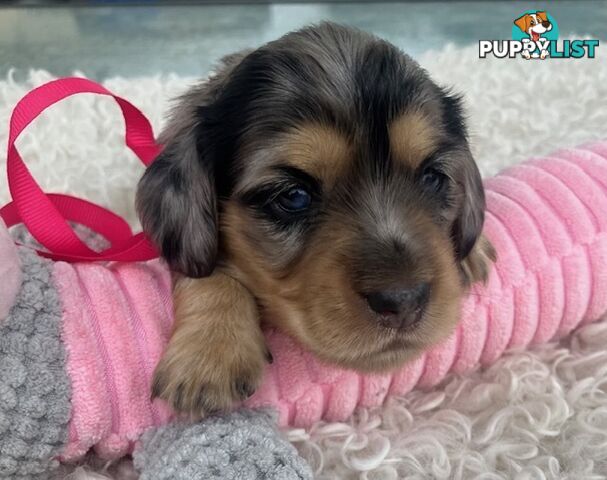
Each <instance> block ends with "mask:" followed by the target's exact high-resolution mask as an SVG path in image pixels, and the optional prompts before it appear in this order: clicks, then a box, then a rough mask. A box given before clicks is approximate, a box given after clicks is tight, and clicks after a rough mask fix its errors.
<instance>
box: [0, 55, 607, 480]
mask: <svg viewBox="0 0 607 480" xmlns="http://www.w3.org/2000/svg"><path fill="white" fill-rule="evenodd" d="M597 53H598V57H597V58H596V59H594V60H547V61H544V62H541V61H524V60H496V59H486V60H479V59H478V53H477V47H470V48H465V49H458V48H453V47H448V48H446V49H445V50H444V51H442V52H438V53H431V54H427V55H425V56H424V57H422V58H421V59H420V63H422V65H424V66H425V67H426V68H427V69H428V70H429V71H430V72H431V73H432V74H433V75H434V78H435V79H436V80H437V81H438V82H439V83H441V84H444V85H452V86H453V87H454V89H455V90H456V91H460V92H462V93H463V94H464V96H465V100H466V104H467V107H468V114H469V118H470V128H471V134H472V143H473V153H474V154H475V155H476V158H477V161H478V162H479V165H480V167H481V170H482V171H483V174H485V175H492V174H494V173H496V172H497V171H499V170H500V169H501V168H503V167H504V166H506V165H509V164H512V163H515V162H518V161H521V160H523V159H526V158H528V157H531V156H534V155H543V154H547V153H549V152H550V151H551V150H553V149H556V148H558V147H562V146H572V145H575V144H577V143H581V142H585V141H588V140H592V139H599V138H607V55H606V53H607V52H606V51H605V49H604V47H601V48H599V49H598V51H597ZM50 78H51V77H50V76H49V75H48V74H47V73H45V72H42V71H35V72H32V73H31V75H30V77H29V80H28V81H27V82H26V83H15V82H14V81H13V80H12V79H11V78H10V77H9V78H8V79H6V80H3V81H0V152H2V153H0V163H2V164H3V163H4V151H5V148H6V135H7V129H8V119H9V114H10V110H11V108H12V106H13V105H14V104H15V102H17V100H19V98H20V97H21V96H22V95H23V94H24V93H25V92H26V91H27V90H28V89H30V88H31V87H33V86H35V85H38V84H40V83H42V82H44V81H46V80H49V79H50ZM192 82H193V79H185V78H179V77H175V76H163V77H160V76H159V77H154V78H149V77H147V78H140V79H128V80H126V79H121V78H116V79H112V80H109V81H108V82H106V85H107V86H108V87H109V88H110V90H112V91H114V92H116V93H118V94H120V95H123V96H125V97H126V98H128V99H130V100H131V101H132V102H133V103H135V104H136V105H138V106H139V107H140V108H141V109H142V110H143V111H144V112H145V113H146V114H147V115H148V116H149V117H150V118H151V120H152V122H153V123H154V126H155V128H156V129H159V128H160V126H161V125H162V118H163V114H164V112H165V111H166V110H167V106H168V99H169V98H171V97H174V96H175V95H177V94H179V93H180V92H182V91H183V90H184V88H186V87H187V86H188V85H190V84H191V83H192ZM122 128H123V127H122V123H121V121H120V117H119V114H118V112H117V107H116V106H115V105H114V104H113V103H112V102H111V101H110V100H106V99H97V98H95V99H92V98H89V97H86V96H79V97H77V98H74V99H70V100H69V101H67V102H65V103H63V104H61V105H60V106H59V107H53V109H52V110H51V111H50V112H49V114H48V115H45V117H44V118H42V119H40V120H38V121H37V122H36V124H35V125H34V126H33V128H30V129H29V131H28V133H27V134H26V135H24V136H23V138H22V139H21V140H20V142H19V147H20V151H21V153H22V155H23V157H24V158H25V159H26V161H27V163H28V165H29V166H30V167H31V169H32V171H33V173H34V174H35V176H36V178H38V179H39V180H40V182H41V184H42V185H43V187H44V188H45V189H47V190H50V191H62V192H71V193H74V194H76V195H79V196H84V197H86V198H88V199H91V200H93V201H95V202H98V203H102V204H104V205H106V206H109V207H110V208H112V209H114V210H116V211H118V212H119V213H121V214H123V215H125V216H126V217H127V218H128V219H129V220H131V221H132V222H133V223H135V221H136V220H135V216H134V212H133V191H134V187H135V184H136V181H137V178H138V177H139V176H140V175H141V173H142V171H143V170H142V167H141V166H139V165H137V162H136V161H135V159H134V157H133V156H132V155H131V154H129V153H128V152H127V151H126V148H125V147H124V146H123V141H122ZM0 167H2V170H0V171H2V172H3V171H4V168H3V165H0ZM6 200H7V188H6V183H5V181H4V180H3V179H2V180H1V181H0V203H4V202H5V201H6ZM606 214H607V212H606ZM606 274H607V265H606ZM286 434H287V435H288V437H289V439H290V440H292V441H293V442H294V443H295V445H296V446H297V447H298V449H299V450H300V451H301V453H302V454H303V455H304V456H305V457H306V458H307V459H308V460H309V461H310V462H311V463H312V465H313V466H314V467H315V468H316V472H317V476H318V478H321V479H323V478H324V479H350V478H352V479H354V478H360V479H484V480H493V479H521V480H522V479H571V480H584V479H603V478H605V479H607V322H605V323H602V324H596V325H591V326H588V327H586V328H584V329H583V330H581V331H579V332H578V333H577V334H576V335H574V336H573V337H572V338H570V339H568V340H566V341H564V342H562V343H560V344H549V345H543V346H540V347H536V348H534V349H532V350H530V351H527V352H511V353H509V354H508V355H506V356H505V357H504V358H502V359H501V360H500V361H498V362H497V363H496V364H495V365H493V366H492V367H491V368H489V369H487V370H484V371H477V372H474V373H471V374H469V375H467V376H464V377H451V378H450V379H448V381H446V382H445V383H444V384H443V385H442V386H441V387H440V388H437V389H436V390H433V391H431V392H413V393H411V394H410V395H408V396H407V397H406V398H393V399H390V400H389V401H388V402H387V403H386V405H385V406H384V407H382V408H379V409H374V410H361V411H359V413H358V414H357V415H356V416H355V418H353V419H352V420H351V421H350V422H349V423H345V424H341V423H339V424H318V425H316V426H315V427H314V428H313V429H312V430H311V431H310V432H305V431H302V430H292V431H289V432H286ZM91 465H93V467H91ZM106 467H107V468H106ZM91 468H94V469H95V470H96V471H97V472H100V471H102V472H103V473H104V475H103V476H102V477H99V474H98V473H94V472H93V471H92V470H91ZM66 475H68V474H67V473H66ZM107 476H109V477H110V478H136V475H135V474H134V472H132V471H131V469H130V466H129V464H128V462H122V463H120V464H119V465H110V466H104V465H100V464H99V463H97V462H94V460H90V464H89V465H87V466H86V469H83V468H78V469H77V470H76V471H74V472H72V473H71V474H69V478H76V479H93V478H95V479H97V478H107Z"/></svg>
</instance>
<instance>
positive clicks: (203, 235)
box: [137, 52, 246, 277]
mask: <svg viewBox="0 0 607 480" xmlns="http://www.w3.org/2000/svg"><path fill="white" fill-rule="evenodd" d="M245 55H246V52H242V53H240V54H235V55H231V56H230V57H226V58H225V59H224V60H223V64H222V65H221V67H220V70H219V72H218V73H217V74H216V75H215V76H214V77H212V78H211V79H210V80H209V81H208V82H207V83H205V84H203V85H201V86H198V87H195V88H193V89H192V90H190V91H189V92H188V93H186V94H185V95H184V96H183V97H181V99H180V100H179V102H178V104H177V106H176V108H175V109H174V110H173V111H172V114H171V116H170V119H169V122H168V125H167V128H166V129H165V130H164V131H163V133H162V134H161V135H160V138H159V141H160V143H161V144H163V145H164V150H163V151H162V153H161V154H160V155H159V156H158V158H157V159H156V160H155V161H154V162H153V163H152V165H150V166H149V167H148V169H147V170H146V172H145V173H144V175H143V177H142V178H141V180H140V182H139V186H138V190H137V212H138V214H139V218H140V220H141V224H142V226H143V229H144V231H145V232H146V233H147V234H148V235H149V236H150V237H151V238H152V240H153V241H154V242H155V243H156V245H157V246H158V248H159V249H160V252H161V254H162V256H163V257H164V258H165V259H166V260H167V262H168V263H169V266H170V267H171V269H173V270H175V271H177V272H180V273H183V274H184V275H187V276H189V277H203V276H206V275H209V274H210V273H211V272H212V270H213V268H214V266H215V261H216V256H217V245H218V228H217V198H216V195H217V193H216V187H215V170H216V168H218V166H217V165H216V164H215V163H216V159H215V154H214V151H213V145H211V144H210V142H211V141H210V140H208V141H207V139H205V138H202V137H203V136H204V131H203V129H202V127H201V125H202V123H203V119H202V118H201V117H200V115H201V111H202V110H203V109H202V107H205V106H208V105H210V104H212V103H213V102H214V101H215V100H216V97H217V96H218V94H219V92H220V91H221V89H222V86H223V85H224V84H225V83H226V81H227V80H228V78H229V77H230V74H231V72H232V70H233V69H234V68H235V66H236V65H237V64H238V63H240V61H241V60H242V58H244V56H245Z"/></svg>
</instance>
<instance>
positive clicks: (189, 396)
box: [152, 272, 270, 416]
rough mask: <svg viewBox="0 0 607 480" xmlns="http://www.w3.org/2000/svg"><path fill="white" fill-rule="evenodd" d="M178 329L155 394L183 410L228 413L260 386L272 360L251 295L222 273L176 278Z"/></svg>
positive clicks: (162, 364) (154, 386)
mask: <svg viewBox="0 0 607 480" xmlns="http://www.w3.org/2000/svg"><path fill="white" fill-rule="evenodd" d="M173 301H174V309H175V326H174V331H173V336H172V337H171V339H170V341H169V344H168V346H167V349H166V351H165V353H164V356H163V357H162V359H161V361H160V363H159V364H158V366H157V367H156V371H155V373H154V381H153V384H152V394H153V396H155V397H160V398H162V399H164V400H166V401H168V402H169V404H171V406H172V407H173V408H175V409H176V410H178V411H181V412H187V413H191V414H193V415H196V416H198V415H200V416H203V415H205V414H208V413H212V412H215V411H222V410H227V409H229V408H230V407H231V406H232V405H233V404H234V402H236V401H238V400H243V399H245V398H246V397H248V396H250V395H251V394H252V393H253V392H254V391H255V389H256V388H257V387H258V386H259V383H260V381H261V378H262V374H263V369H264V366H265V363H266V361H267V360H268V359H269V358H270V356H269V352H268V350H267V348H266V345H265V341H264V337H263V334H262V332H261V328H260V326H259V312H258V309H257V305H256V303H255V299H254V298H253V296H252V295H251V293H250V292H249V291H248V290H247V289H245V288H244V287H243V286H242V285H241V284H240V283H239V282H237V281H236V280H234V279H233V278H231V277H229V276H227V275H225V274H224V273H219V272H216V273H213V275H211V276H210V277H206V278H186V277H178V278H176V279H175V286H174V291H173Z"/></svg>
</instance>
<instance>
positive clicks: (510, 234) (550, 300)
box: [0, 143, 607, 460]
mask: <svg viewBox="0 0 607 480" xmlns="http://www.w3.org/2000/svg"><path fill="white" fill-rule="evenodd" d="M485 185H486V190H487V203H488V212H487V220H486V224H485V235H486V236H487V237H488V238H489V239H490V240H491V242H493V245H495V247H496V249H497V251H498V256H499V258H498V261H497V263H496V265H495V267H494V269H493V271H492V273H491V276H490V279H489V282H488V285H487V286H486V287H482V286H478V285H477V286H475V287H474V288H473V290H472V291H471V293H470V294H469V296H468V297H467V298H466V299H465V301H464V302H463V305H462V318H461V322H460V323H459V326H458V328H457V329H456V331H455V332H454V334H453V335H452V336H451V337H450V338H449V339H448V340H447V341H445V342H443V343H442V344H440V345H438V346H436V347H435V348H433V349H432V350H430V351H427V352H426V353H425V354H424V355H422V356H421V357H420V358H418V359H417V360H415V361H413V362H411V363H409V364H407V365H406V366H404V367H403V368H401V369H400V370H398V371H396V372H394V373H391V374H386V375H359V374H357V373H355V372H352V371H346V370H341V369H337V368H334V367H331V366H327V365H323V364H321V363H320V362H319V361H317V360H316V359H315V358H314V357H312V356H311V355H310V354H309V353H306V352H304V351H302V349H301V348H300V347H299V346H297V345H296V344H295V343H294V342H293V341H292V340H291V339H289V338H287V337H285V336H283V335H281V334H279V333H276V332H268V335H267V336H268V343H269V346H270V349H271V350H272V354H273V356H274V363H273V364H272V365H270V366H268V368H267V372H266V379H265V382H264V384H263V386H262V388H261V389H260V390H259V391H258V392H257V393H256V394H255V395H254V396H253V397H252V398H250V399H249V400H248V401H247V402H246V405H248V406H251V407H253V406H261V405H271V406H273V407H275V408H277V409H278V411H279V412H280V423H281V424H282V425H294V426H301V427H307V426H310V425H311V424H312V423H314V422H316V421H317V420H319V419H326V420H330V421H336V420H344V419H346V418H348V417H349V416H350V415H351V414H352V412H353V410H354V408H355V407H356V406H358V405H363V406H374V405H379V404H381V403H382V402H383V400H384V399H385V398H386V396H387V395H403V394H405V393H407V392H408V391H410V390H411V389H413V388H416V387H420V388H429V387H432V386H434V385H436V384H437V383H438V382H440V381H441V380H442V379H443V378H444V377H445V375H446V374H447V373H449V372H465V371H467V370H470V369H472V368H475V367H476V366H478V365H479V364H488V363H491V362H492V361H494V360H495V359H496V358H498V357H499V356H500V355H501V354H502V353H503V352H504V350H505V349H507V348H509V347H521V346H525V345H528V344H530V343H539V342H545V341H548V340H550V339H552V338H555V337H560V336H563V335H566V334H568V333H569V332H571V330H572V329H574V328H575V327H576V326H578V325H579V324H581V323H587V322H591V321H594V320H597V319H599V318H600V317H601V316H602V315H603V314H604V313H605V312H606V311H607V268H606V266H607V143H599V144H594V145H592V146H589V147H585V148H578V149H571V150H563V151H559V152H557V153H555V154H554V155H552V156H550V157H547V158H539V159H535V160H532V161H530V162H528V163H525V164H523V165H519V166H516V167H513V168H511V169H509V170H507V171H505V172H503V173H502V174H500V175H498V176H497V177H495V178H492V179H489V180H487V181H486V183H485ZM54 279H55V282H56V284H57V288H58V290H59V292H60V295H61V299H62V302H63V309H64V317H65V318H64V328H63V336H64V341H65V344H66V348H67V353H68V359H67V361H68V370H69V373H70V376H71V379H72V389H73V394H72V395H73V398H72V408H73V410H72V420H71V425H70V438H69V445H68V447H67V448H66V450H65V452H64V455H63V457H64V459H66V460H73V459H76V458H78V457H80V456H81V455H83V454H84V453H85V452H86V451H87V450H88V449H89V448H90V447H93V446H94V447H95V448H96V450H97V451H98V452H99V453H100V454H101V455H103V456H104V457H108V458H115V457H118V456H121V455H123V454H124V453H127V452H128V451H129V450H130V449H131V448H132V446H133V444H134V442H135V441H136V440H137V439H138V438H139V436H140V435H141V433H142V432H143V431H144V430H145V429H146V428H147V427H149V426H151V425H157V424H161V423H164V422H167V421H168V420H169V419H170V416H171V414H170V412H169V411H168V409H167V408H166V407H165V406H164V405H162V403H161V402H159V401H155V402H153V403H152V402H150V400H149V394H150V379H151V376H152V372H153V369H154V366H155V364H156V362H157V361H158V359H159V357H160V355H161V353H162V350H163V347H164V345H165V344H166V342H167V340H168V338H169V335H170V331H171V322H172V318H171V311H172V308H171V296H170V285H169V283H170V280H169V274H168V272H167V271H166V269H165V267H164V266H163V265H162V264H161V263H160V262H158V261H154V262H150V263H147V264H115V265H112V266H109V267H106V266H101V265H95V264H75V265H70V264H67V263H63V262H57V263H56V264H55V266H54ZM0 300H1V299H0ZM1 304H2V302H0V306H1Z"/></svg>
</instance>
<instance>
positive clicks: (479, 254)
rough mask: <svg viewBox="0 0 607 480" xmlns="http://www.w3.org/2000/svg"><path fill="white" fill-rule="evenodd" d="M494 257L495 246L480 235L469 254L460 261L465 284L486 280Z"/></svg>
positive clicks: (495, 257)
mask: <svg viewBox="0 0 607 480" xmlns="http://www.w3.org/2000/svg"><path fill="white" fill-rule="evenodd" d="M496 259H497V253H496V251H495V248H494V247H493V245H492V244H491V242H490V241H489V240H487V238H486V237H485V236H484V235H481V236H480V237H479V239H478V240H477V241H476V244H475V245H474V248H473V249H472V251H471V252H470V254H469V255H468V256H467V257H466V258H465V259H464V260H463V261H462V263H461V270H462V273H463V277H464V283H465V284H466V286H470V285H471V284H473V283H476V282H486V281H487V279H488V278H489V272H490V271H491V265H492V264H493V262H495V260H496Z"/></svg>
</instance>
